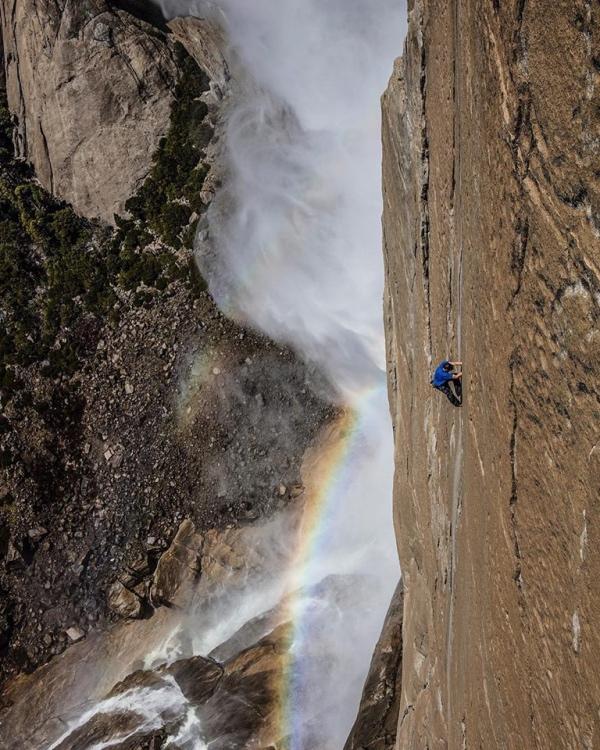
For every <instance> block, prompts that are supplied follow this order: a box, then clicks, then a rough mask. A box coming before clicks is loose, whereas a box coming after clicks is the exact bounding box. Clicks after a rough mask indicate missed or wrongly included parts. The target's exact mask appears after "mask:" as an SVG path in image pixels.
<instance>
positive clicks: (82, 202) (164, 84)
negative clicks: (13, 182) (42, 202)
mask: <svg viewBox="0 0 600 750" xmlns="http://www.w3.org/2000/svg"><path fill="white" fill-rule="evenodd" d="M0 22H1V29H0V33H1V34H2V36H3V39H4V58H5V66H6V78H7V91H8V103H9V106H10V109H11V111H12V112H13V114H14V115H15V117H16V118H17V122H18V129H17V133H18V148H19V152H20V155H21V156H23V157H25V158H26V159H27V160H28V161H30V162H31V163H32V164H33V166H34V168H35V170H36V174H37V176H38V178H39V180H40V182H41V183H42V185H43V186H44V187H45V188H46V189H47V190H49V191H50V192H52V193H53V194H55V195H57V196H58V197H60V198H63V199H64V200H66V201H68V202H69V203H71V204H72V205H73V207H74V208H75V209H76V210H77V211H78V212H79V213H81V214H83V215H85V216H88V217H99V218H101V219H103V220H105V221H107V222H112V221H113V216H114V214H115V213H123V210H124V204H125V201H126V200H127V198H129V197H130V196H131V195H132V194H133V193H135V192H136V190H137V189H138V188H139V187H140V185H141V184H142V182H143V180H144V179H145V178H146V176H147V174H148V172H149V170H150V166H151V163H150V161H151V156H152V154H153V153H154V152H155V150H156V148H157V146H158V142H159V140H160V138H161V137H162V136H163V135H165V133H166V131H167V129H168V125H169V116H170V112H171V104H172V102H173V97H174V89H175V84H176V82H177V61H176V60H175V54H174V49H173V44H172V41H171V40H170V39H169V38H167V37H166V36H165V35H164V34H162V33H161V32H159V31H158V30H156V29H154V28H153V27H152V26H150V25H149V24H147V23H145V22H144V21H140V20H138V19H136V18H134V17H133V16H130V15H129V14H128V13H125V12H123V11H118V10H113V9H112V8H111V6H110V4H109V3H107V2H105V0H0Z"/></svg>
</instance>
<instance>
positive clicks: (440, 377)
mask: <svg viewBox="0 0 600 750" xmlns="http://www.w3.org/2000/svg"><path fill="white" fill-rule="evenodd" d="M455 367H462V362H450V361H448V360H447V359H445V360H444V361H443V362H440V363H439V365H438V366H437V367H436V368H435V372H434V373H433V377H432V378H431V385H432V386H433V387H434V388H437V389H438V391H441V392H442V393H443V394H444V395H445V396H446V397H447V398H448V400H449V401H450V403H451V404H453V405H454V406H461V405H462V380H461V379H462V372H454V368H455ZM450 383H452V384H453V386H454V391H453V390H452V388H451V387H450ZM455 391H456V393H455Z"/></svg>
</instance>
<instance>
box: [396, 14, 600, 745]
mask: <svg viewBox="0 0 600 750" xmlns="http://www.w3.org/2000/svg"><path fill="white" fill-rule="evenodd" d="M408 5H409V31H408V38H407V41H406V45H405V48H404V54H403V57H402V58H401V59H399V60H398V61H397V64H396V66H395V69H394V73H393V75H392V78H391V80H390V85H389V88H388V90H387V92H386V93H385V95H384V97H383V143H384V202H385V208H384V232H385V247H384V252H385V258H386V264H387V279H386V282H387V293H386V312H385V315H386V327H387V333H388V351H389V382H390V394H391V401H392V414H393V418H394V422H395V436H396V484H395V499H394V507H395V518H396V528H397V538H398V547H399V552H400V558H401V565H402V570H403V579H404V625H403V643H402V660H403V664H402V688H401V700H400V714H399V725H398V737H397V741H396V747H397V748H399V749H402V750H408V748H411V749H414V750H422V749H423V748H434V747H447V748H451V749H452V750H454V749H456V750H460V749H464V748H485V749H486V750H491V749H493V748H506V749H508V748H514V750H524V749H527V750H532V749H533V748H539V749H540V750H549V749H550V748H552V749H553V750H554V749H555V748H573V749H575V748H577V749H578V750H580V749H581V748H596V747H599V746H600V714H599V711H598V709H599V706H600V681H599V680H598V650H599V646H600V636H599V631H598V616H599V614H600V612H599V610H600V556H599V554H598V549H599V541H600V540H599V536H598V535H599V533H600V515H599V514H600V442H599V441H600V420H599V417H600V404H599V400H600V330H599V329H598V323H599V320H600V182H599V180H598V177H599V175H600V115H599V111H600V110H599V105H600V6H598V4H597V3H592V2H586V1H584V0H581V1H580V0H575V1H573V0H568V1H561V0H558V1H557V2H552V3H549V2H543V1H542V0H519V1H518V2H516V1H515V2H504V0H499V1H498V0H496V1H490V2H479V0H477V1H476V0H472V1H471V0H465V1H462V2H457V1H455V0H452V1H451V2H434V1H433V0H412V2H409V3H408ZM399 51H400V50H399ZM446 357H449V358H453V359H460V360H463V362H464V386H463V393H464V404H463V407H462V409H454V408H453V407H452V406H451V405H450V404H449V403H448V402H447V401H446V399H445V398H444V397H443V396H442V394H440V393H437V392H435V391H434V390H433V389H432V388H431V387H430V385H429V378H428V373H429V372H430V371H431V369H432V367H433V366H435V364H436V363H437V362H439V361H440V360H442V359H445V358H446Z"/></svg>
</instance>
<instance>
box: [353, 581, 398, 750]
mask: <svg viewBox="0 0 600 750" xmlns="http://www.w3.org/2000/svg"><path fill="white" fill-rule="evenodd" d="M403 611H404V590H403V586H402V581H401V582H400V583H399V584H398V586H397V588H396V591H395V592H394V596H393V597H392V602H391V604H390V608H389V610H388V613H387V615H386V618H385V622H384V623H383V629H382V631H381V636H380V637H379V641H378V642H377V645H376V646H375V653H374V654H373V659H372V660H371V666H370V667H369V673H368V675H367V680H366V682H365V687H364V690H363V694H362V699H361V703H360V707H359V711H358V716H357V719H356V722H355V724H354V726H353V728H352V731H351V733H350V736H349V737H348V741H347V742H346V744H345V746H344V750H362V749H363V748H369V750H393V748H395V747H396V730H397V727H398V716H399V711H400V693H401V687H402V616H403Z"/></svg>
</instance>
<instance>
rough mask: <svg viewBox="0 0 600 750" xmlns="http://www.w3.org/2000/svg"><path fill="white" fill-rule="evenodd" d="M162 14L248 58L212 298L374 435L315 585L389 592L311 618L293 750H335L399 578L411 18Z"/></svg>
mask: <svg viewBox="0 0 600 750" xmlns="http://www.w3.org/2000/svg"><path fill="white" fill-rule="evenodd" d="M162 5H163V9H164V10H165V12H166V14H167V15H169V16H175V15H198V16H203V15H204V16H206V15H211V16H213V17H215V16H216V17H217V18H218V20H219V21H220V23H222V24H223V26H224V27H225V29H226V32H227V34H228V38H229V41H230V44H231V48H232V61H233V67H234V77H235V79H236V85H235V86H234V96H233V101H232V102H231V104H230V110H229V112H228V116H227V125H226V152H225V158H226V170H227V171H226V175H227V176H226V180H225V184H224V186H223V188H222V190H221V192H220V193H219V194H218V196H217V198H216V199H215V201H214V202H213V205H212V206H211V208H210V210H209V215H208V219H209V227H208V228H209V243H208V245H206V246H204V245H203V244H199V245H198V248H197V250H198V256H199V263H200V266H201V270H202V272H203V274H204V276H205V277H206V278H207V280H208V282H209V285H210V289H211V292H212V294H213V295H214V297H215V299H216V300H217V302H218V303H219V305H220V306H221V307H222V308H223V309H224V310H225V311H226V312H227V313H229V314H232V315H235V316H237V317H240V318H242V319H243V320H245V321H247V322H249V323H251V324H252V325H254V326H256V327H258V328H260V329H261V330H263V331H264V332H266V333H267V334H269V335H270V336H272V337H273V338H275V339H278V340H281V341H283V342H286V343H289V344H291V345H292V346H293V347H295V348H296V350H298V351H300V352H301V353H302V354H303V355H304V356H305V357H306V358H307V359H309V360H312V361H314V362H317V363H318V364H319V366H320V367H321V369H323V370H324V371H325V372H326V373H327V374H328V376H329V378H330V380H331V381H332V383H333V384H334V385H335V386H336V388H337V391H338V393H339V394H340V398H341V399H342V400H343V401H344V402H345V403H346V404H347V405H348V406H350V407H352V408H354V409H355V410H356V412H357V414H358V418H359V419H358V422H359V430H358V436H357V439H356V443H357V445H358V446H359V449H358V450H353V452H352V455H351V457H350V458H347V465H346V466H345V467H344V471H345V474H346V476H345V480H344V484H343V488H342V490H343V491H336V492H333V494H332V495H331V497H329V498H328V508H327V513H326V514H325V515H324V519H323V521H322V524H323V526H322V528H321V529H320V530H319V531H320V535H321V543H320V544H319V545H318V546H315V549H314V550H313V552H312V553H311V554H312V555H313V557H312V558H311V559H308V560H304V561H303V570H302V571H301V572H300V573H299V579H300V580H302V581H303V582H304V583H305V584H313V583H315V582H317V581H319V580H321V579H323V578H325V577H326V576H329V575H332V574H336V575H339V574H342V575H348V576H353V575H357V574H358V575H363V574H367V575H369V576H372V577H373V583H372V584H371V585H370V586H369V587H368V589H369V590H368V596H366V595H365V593H364V590H362V589H361V590H357V591H356V596H355V597H354V598H353V597H352V596H344V597H341V599H340V601H336V602H332V604H333V605H334V606H333V607H332V608H330V609H329V610H328V612H329V615H328V616H329V617H330V620H331V621H330V622H328V623H326V624H324V623H323V622H321V621H320V620H319V617H318V612H317V613H316V615H315V613H314V612H313V611H311V609H310V603H309V604H307V605H306V606H305V607H304V609H303V610H302V611H300V612H298V613H297V616H298V618H299V626H298V636H297V642H296V643H295V656H296V665H295V669H296V670H297V672H298V674H297V676H296V679H295V688H294V690H293V691H292V700H293V703H294V705H293V706H292V714H293V715H292V717H291V719H290V727H289V730H290V731H291V732H292V735H293V736H292V747H293V748H298V749H300V748H304V747H308V746H310V745H311V743H312V742H314V732H315V731H317V732H318V733H319V734H320V742H319V744H318V746H319V747H320V748H341V747H342V746H343V744H344V741H345V738H346V736H347V734H348V732H349V729H350V727H351V724H352V722H353V719H354V717H355V715H356V710H357V706H358V701H359V698H360V692H361V688H362V684H363V680H364V677H365V675H366V671H367V669H368V665H369V660H370V657H371V654H372V650H373V647H374V645H375V641H376V639H377V636H378V633H379V630H380V627H381V624H382V622H383V617H384V615H385V611H386V608H387V605H388V603H389V600H390V598H391V594H392V592H393V589H394V587H395V585H396V583H397V580H398V577H399V569H398V564H397V558H396V547H395V540H394V536H393V525H392V476H393V450H392V432H391V424H390V418H389V414H388V405H387V399H386V388H385V354H384V332H383V320H382V296H383V260H382V249H381V244H382V243H381V218H380V217H381V212H382V198H381V175H380V172H381V146H380V139H381V135H380V132H381V128H380V107H379V97H380V94H381V92H382V91H383V90H384V88H385V86H386V83H387V79H388V77H389V74H390V71H391V69H392V63H393V58H394V56H395V55H396V54H397V52H398V50H399V49H400V48H401V45H402V40H403V37H404V30H405V27H404V24H405V12H406V11H405V3H404V2H402V1H401V0H218V1H217V2H186V1H185V0H170V1H169V2H163V3H162ZM235 61H237V65H238V66H239V67H238V68H237V69H236V67H235V66H236V62H235ZM338 490H339V488H338ZM274 572H275V571H274ZM348 580H349V581H351V580H352V579H351V578H349V579H348ZM250 595H251V592H250ZM256 597H257V599H260V596H259V592H256ZM332 611H335V617H334V618H333V619H332V618H331V612H332ZM313 721H314V722H316V723H317V725H318V727H316V726H312V724H313Z"/></svg>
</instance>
